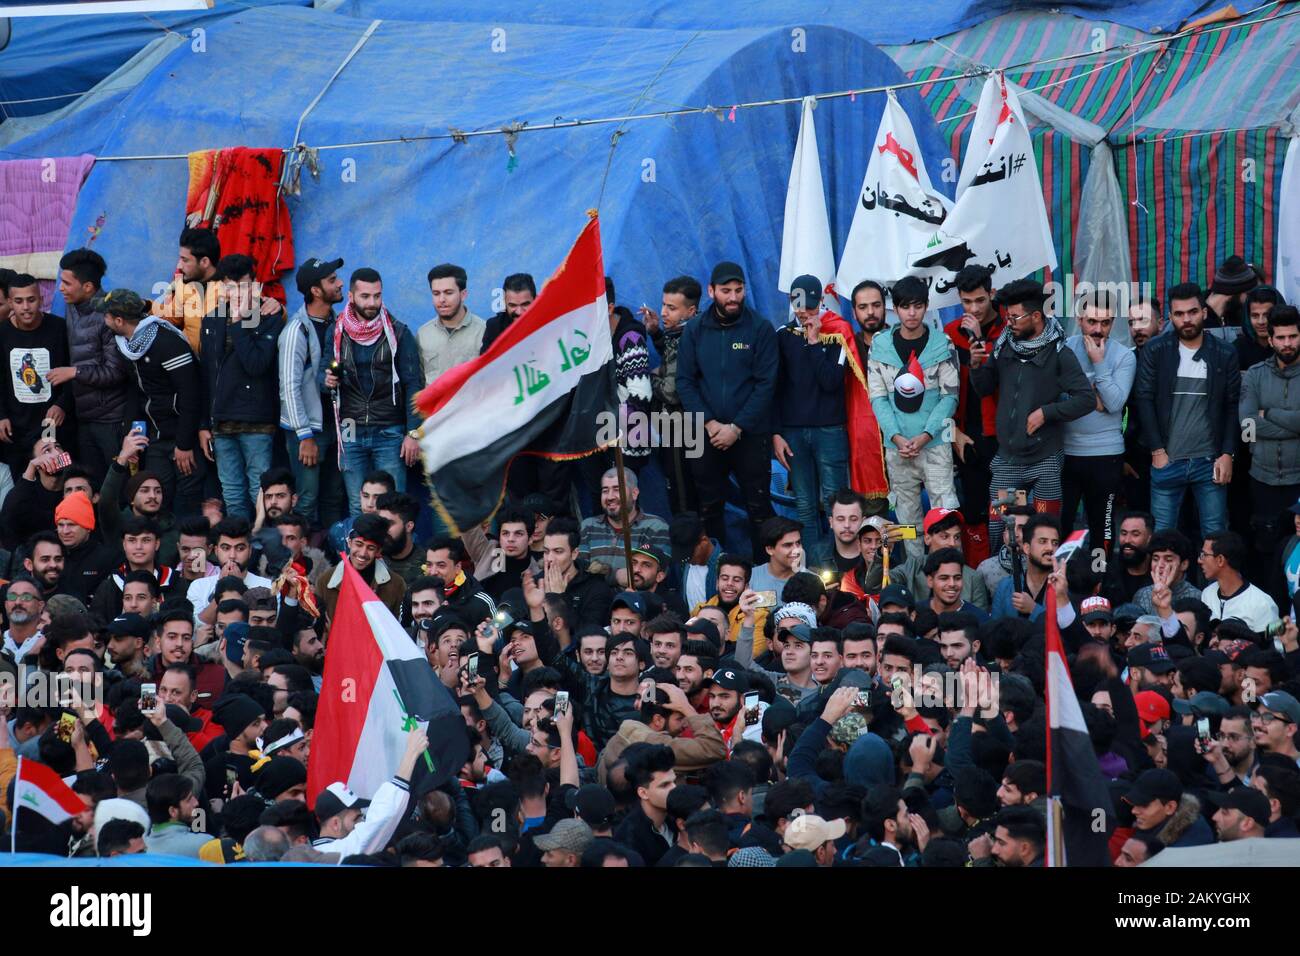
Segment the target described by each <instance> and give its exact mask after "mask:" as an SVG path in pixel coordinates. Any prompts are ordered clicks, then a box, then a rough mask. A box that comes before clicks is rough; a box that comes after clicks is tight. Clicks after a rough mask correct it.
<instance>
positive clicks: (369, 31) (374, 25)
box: [289, 20, 384, 152]
mask: <svg viewBox="0 0 1300 956" xmlns="http://www.w3.org/2000/svg"><path fill="white" fill-rule="evenodd" d="M383 22H384V21H383V20H371V21H370V26H368V27H366V32H365V33H363V34H361V38H360V39H359V40H357V42H356V43H355V44H353V46H352V49H351V50H350V51H349V52H348V55H347V56H345V57H344V58H343V62H342V63H340V64H339V66H338V69H336V70H335V71H334V73H333V75H332V76H331V77H330V78H329V79H328V80H326V81H325V85H324V86H322V87H321V90H320V92H319V93H317V94H316V98H315V99H314V100H312V101H311V102H310V103H308V104H307V108H306V109H305V110H303V111H302V115H301V116H299V117H298V125H297V126H296V127H294V131H293V145H292V146H291V147H289V150H290V152H292V151H293V150H295V149H297V148H298V137H299V136H300V135H301V134H302V124H303V122H304V121H305V120H306V119H307V114H308V113H310V112H311V111H312V110H314V109H315V108H316V104H317V103H319V102H320V101H321V100H322V99H323V98H324V97H325V94H326V93H327V92H329V88H330V87H331V86H333V85H334V81H335V80H337V79H338V78H339V74H340V73H342V72H343V71H344V69H346V68H347V65H348V64H349V63H351V62H352V58H353V57H354V56H356V55H357V54H358V53H360V52H361V48H362V47H363V46H365V45H366V41H367V40H369V39H370V38H371V36H373V35H374V32H375V31H376V30H377V29H379V24H381V23H383Z"/></svg>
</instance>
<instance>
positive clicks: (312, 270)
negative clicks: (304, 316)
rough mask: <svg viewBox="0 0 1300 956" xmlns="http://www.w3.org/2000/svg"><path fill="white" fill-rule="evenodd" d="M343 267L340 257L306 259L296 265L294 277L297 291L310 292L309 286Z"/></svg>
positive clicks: (304, 293) (318, 282)
mask: <svg viewBox="0 0 1300 956" xmlns="http://www.w3.org/2000/svg"><path fill="white" fill-rule="evenodd" d="M342 268H343V260H342V259H330V260H328V261H327V260H324V259H308V260H307V261H306V262H304V263H303V264H302V265H300V266H299V267H298V274H297V275H296V276H295V277H294V278H295V281H296V282H297V283H298V291H299V292H301V293H302V294H303V295H307V294H308V293H309V292H311V287H312V286H314V285H320V280H321V279H324V278H325V277H326V276H331V275H333V274H334V273H336V272H338V271H339V270H340V269H342Z"/></svg>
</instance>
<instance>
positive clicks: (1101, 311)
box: [1061, 292, 1137, 558]
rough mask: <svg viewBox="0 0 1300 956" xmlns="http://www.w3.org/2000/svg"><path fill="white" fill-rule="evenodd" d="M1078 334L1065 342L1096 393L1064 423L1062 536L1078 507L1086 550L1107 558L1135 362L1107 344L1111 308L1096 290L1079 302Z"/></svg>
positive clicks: (1072, 525) (1121, 483)
mask: <svg viewBox="0 0 1300 956" xmlns="http://www.w3.org/2000/svg"><path fill="white" fill-rule="evenodd" d="M1076 312H1077V314H1078V317H1079V332H1078V333H1077V334H1075V335H1072V336H1070V337H1069V338H1068V339H1066V340H1065V344H1066V346H1067V347H1068V348H1069V349H1070V351H1071V352H1073V353H1074V357H1075V358H1076V359H1078V360H1079V366H1080V367H1081V368H1082V369H1083V374H1084V375H1085V376H1087V379H1088V383H1089V384H1090V385H1091V386H1092V390H1093V392H1094V395H1095V399H1094V401H1095V407H1094V408H1093V409H1092V411H1090V412H1088V414H1086V415H1084V416H1083V417H1082V418H1078V419H1075V420H1074V421H1072V422H1067V423H1066V425H1065V474H1064V475H1063V476H1062V485H1063V489H1064V497H1063V498H1062V501H1061V534H1062V535H1064V536H1067V537H1068V536H1069V535H1070V533H1071V532H1072V531H1074V528H1075V513H1076V512H1077V511H1078V510H1079V504H1080V502H1082V503H1083V512H1084V516H1085V517H1086V519H1087V525H1088V550H1089V551H1091V552H1093V553H1096V551H1097V550H1098V549H1101V554H1102V557H1103V558H1104V557H1105V556H1107V555H1109V554H1110V549H1111V543H1112V542H1113V541H1114V539H1115V537H1116V528H1115V501H1116V498H1117V496H1118V495H1119V494H1120V493H1121V492H1122V491H1123V488H1124V406H1125V404H1127V402H1128V396H1129V392H1130V391H1131V390H1132V388H1133V379H1134V377H1135V376H1136V375H1137V358H1136V357H1135V356H1134V355H1133V353H1132V352H1130V351H1129V350H1128V349H1126V348H1122V347H1121V346H1119V345H1118V344H1117V343H1114V342H1111V341H1110V330H1111V327H1112V326H1113V325H1114V324H1115V308H1114V305H1113V303H1112V302H1111V299H1110V297H1109V296H1107V295H1104V294H1103V293H1101V292H1098V293H1096V294H1094V295H1091V296H1085V297H1083V298H1081V299H1080V300H1079V304H1078V306H1077V308H1076Z"/></svg>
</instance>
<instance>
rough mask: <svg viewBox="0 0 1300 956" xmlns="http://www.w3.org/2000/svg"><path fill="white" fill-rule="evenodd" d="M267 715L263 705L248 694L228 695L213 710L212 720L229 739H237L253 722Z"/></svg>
mask: <svg viewBox="0 0 1300 956" xmlns="http://www.w3.org/2000/svg"><path fill="white" fill-rule="evenodd" d="M265 715H266V711H264V710H263V709H262V705H261V704H259V703H258V702H257V701H255V700H253V698H251V697H249V696H248V695H247V694H227V695H226V696H225V697H223V698H221V700H219V701H217V702H216V704H215V705H213V708H212V718H213V719H214V720H215V721H216V722H217V723H218V724H220V725H221V728H222V729H223V730H225V732H226V735H227V736H228V737H237V736H239V735H240V734H242V733H243V732H244V728H246V727H247V726H248V725H249V724H251V723H252V722H253V721H255V720H257V719H258V718H259V717H263V716H265Z"/></svg>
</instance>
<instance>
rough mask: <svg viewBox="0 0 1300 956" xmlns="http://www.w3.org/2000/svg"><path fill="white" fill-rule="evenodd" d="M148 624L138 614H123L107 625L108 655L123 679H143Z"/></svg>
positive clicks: (148, 635) (145, 670) (146, 672)
mask: <svg viewBox="0 0 1300 956" xmlns="http://www.w3.org/2000/svg"><path fill="white" fill-rule="evenodd" d="M150 633H151V632H150V630H149V622H148V621H147V620H145V619H144V618H143V617H141V616H140V615H139V614H123V615H120V616H119V617H115V618H113V620H112V621H110V622H109V625H108V653H109V656H110V657H111V658H112V661H113V666H114V667H116V668H117V669H118V671H119V672H121V674H122V676H123V677H140V678H143V679H147V678H146V677H145V675H146V674H148V673H149V672H148V670H147V669H146V668H145V645H146V644H147V643H148V641H149V637H150Z"/></svg>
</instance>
